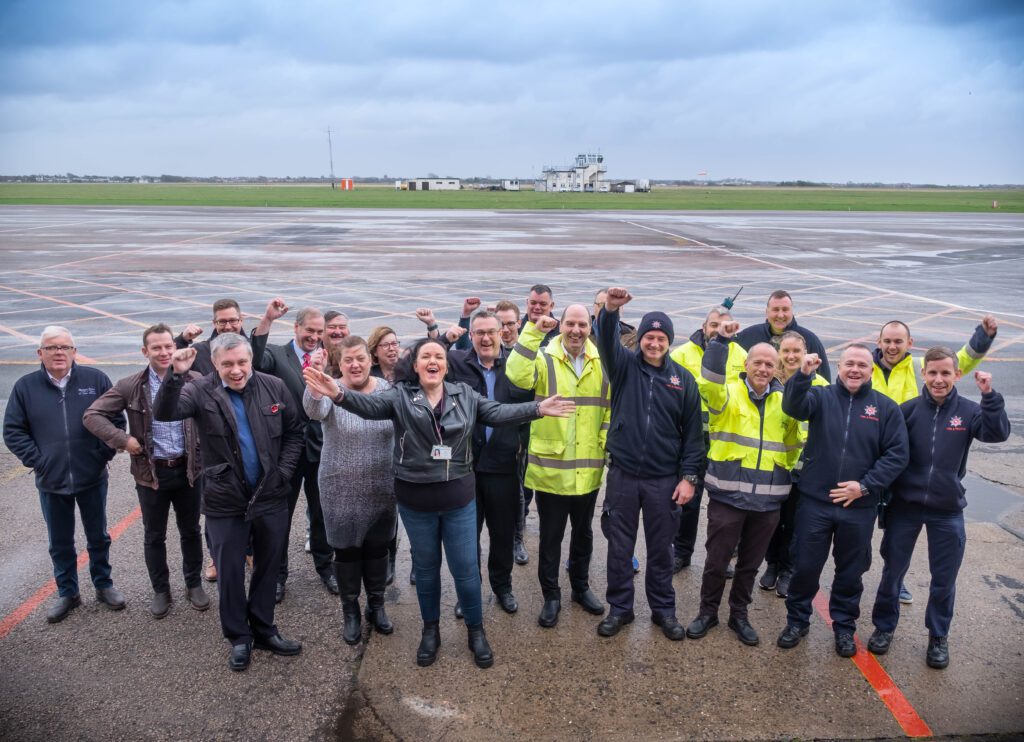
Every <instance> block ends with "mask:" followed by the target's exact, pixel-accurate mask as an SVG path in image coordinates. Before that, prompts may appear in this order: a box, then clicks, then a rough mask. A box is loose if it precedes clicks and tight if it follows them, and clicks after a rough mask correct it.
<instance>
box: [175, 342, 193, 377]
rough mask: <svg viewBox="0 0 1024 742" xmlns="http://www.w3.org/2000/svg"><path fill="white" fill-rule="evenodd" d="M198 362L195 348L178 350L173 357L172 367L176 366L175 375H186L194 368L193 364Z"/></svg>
mask: <svg viewBox="0 0 1024 742" xmlns="http://www.w3.org/2000/svg"><path fill="white" fill-rule="evenodd" d="M195 360H196V349H195V348H178V349H177V350H176V351H174V353H173V354H172V355H171V365H172V366H174V373H176V374H184V373H188V370H189V369H190V368H192V363H193V362H194V361H195Z"/></svg>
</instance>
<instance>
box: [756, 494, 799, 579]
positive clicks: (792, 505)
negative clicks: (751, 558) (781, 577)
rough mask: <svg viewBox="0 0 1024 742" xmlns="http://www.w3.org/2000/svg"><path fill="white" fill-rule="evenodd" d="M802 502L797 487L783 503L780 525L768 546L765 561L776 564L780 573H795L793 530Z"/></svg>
mask: <svg viewBox="0 0 1024 742" xmlns="http://www.w3.org/2000/svg"><path fill="white" fill-rule="evenodd" d="M799 502H800V496H799V490H797V488H796V487H794V488H793V489H791V490H790V491H789V497H787V498H786V499H785V500H783V501H782V508H781V509H780V510H779V525H777V526H776V527H775V533H774V534H773V535H772V540H771V542H770V543H769V544H768V551H767V552H765V555H764V560H765V561H766V562H767V563H768V564H774V565H775V567H776V569H777V570H778V571H779V572H783V571H789V572H792V571H793V553H792V551H793V529H794V527H795V526H796V506H797V504H798V503H799Z"/></svg>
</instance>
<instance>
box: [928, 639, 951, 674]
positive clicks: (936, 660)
mask: <svg viewBox="0 0 1024 742" xmlns="http://www.w3.org/2000/svg"><path fill="white" fill-rule="evenodd" d="M925 661H926V662H927V663H928V667H934V668H935V669H936V670H942V669H943V668H945V667H946V666H947V665H949V644H948V643H947V642H946V637H944V636H930V637H928V654H927V655H926V656H925Z"/></svg>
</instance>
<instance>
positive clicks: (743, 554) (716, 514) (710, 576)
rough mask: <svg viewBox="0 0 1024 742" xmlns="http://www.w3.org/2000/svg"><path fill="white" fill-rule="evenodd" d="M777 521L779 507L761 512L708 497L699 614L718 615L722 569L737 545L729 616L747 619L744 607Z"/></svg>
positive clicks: (723, 576)
mask: <svg viewBox="0 0 1024 742" xmlns="http://www.w3.org/2000/svg"><path fill="white" fill-rule="evenodd" d="M778 522H779V511H778V510H770V511H768V512H765V513H762V512H757V511H754V510H741V509H740V508H737V507H733V506H732V505H727V504H726V503H724V502H718V501H717V500H711V499H709V500H708V540H707V544H706V545H705V549H706V550H707V558H706V560H705V562H704V576H703V579H702V580H701V583H700V615H702V616H717V615H718V606H719V604H720V603H721V602H722V594H723V593H724V592H725V581H726V578H725V570H726V567H728V566H729V560H730V559H732V553H733V550H734V549H736V547H737V545H738V546H739V555H738V556H737V558H736V575H735V576H734V577H733V580H732V587H731V588H730V590H729V615H730V616H735V617H736V618H742V619H746V617H747V606H749V605H750V601H751V600H752V599H753V590H754V578H756V577H757V570H758V568H759V567H760V566H761V560H763V559H764V552H765V549H767V548H768V542H769V541H770V540H771V538H772V534H773V533H774V532H775V526H776V524H777V523H778Z"/></svg>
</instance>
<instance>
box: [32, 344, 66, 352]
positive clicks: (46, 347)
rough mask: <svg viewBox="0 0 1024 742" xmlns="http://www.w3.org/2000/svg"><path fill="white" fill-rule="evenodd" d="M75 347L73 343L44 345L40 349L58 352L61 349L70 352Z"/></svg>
mask: <svg viewBox="0 0 1024 742" xmlns="http://www.w3.org/2000/svg"><path fill="white" fill-rule="evenodd" d="M74 349H75V346H73V345H43V346H42V347H40V348H39V350H42V351H45V352H47V353H56V352H57V351H58V350H59V351H61V352H62V353H70V352H71V351H73V350H74Z"/></svg>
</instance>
